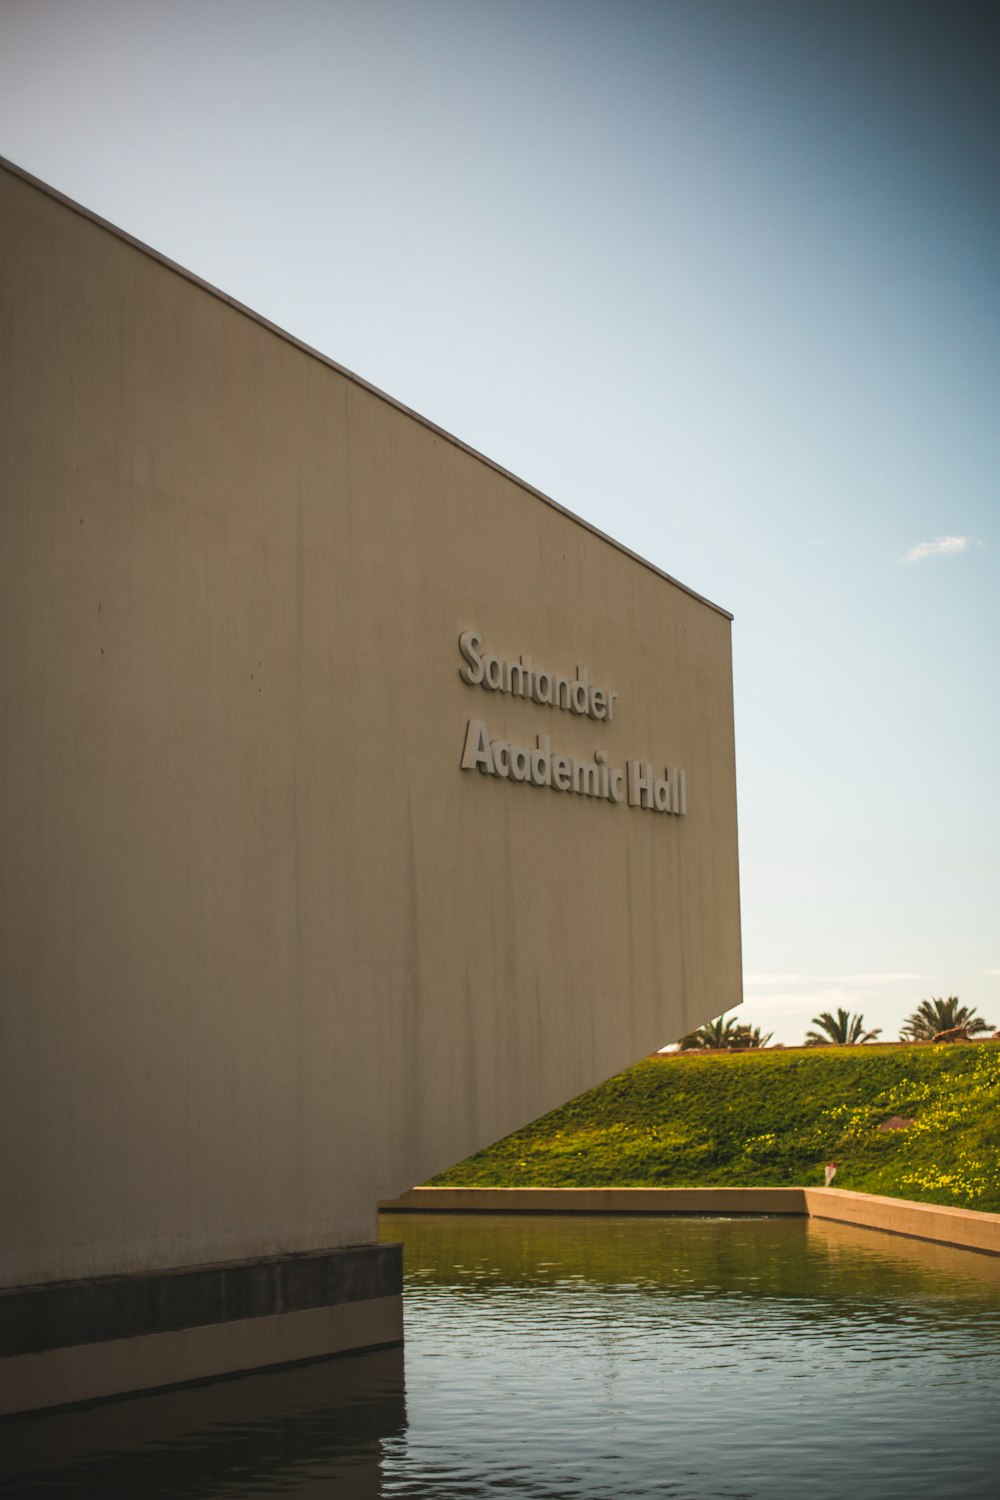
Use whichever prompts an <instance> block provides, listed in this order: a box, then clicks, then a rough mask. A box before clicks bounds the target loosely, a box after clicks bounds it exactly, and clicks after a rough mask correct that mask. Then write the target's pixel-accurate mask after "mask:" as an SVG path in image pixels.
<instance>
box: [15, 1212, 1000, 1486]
mask: <svg viewBox="0 0 1000 1500" xmlns="http://www.w3.org/2000/svg"><path fill="white" fill-rule="evenodd" d="M383 1238H386V1239H401V1240H403V1241H404V1244H405V1256H406V1275H407V1291H406V1336H407V1343H406V1349H405V1390H404V1359H403V1353H402V1351H399V1350H385V1351H380V1352H376V1353H372V1354H367V1355H359V1356H354V1357H350V1358H346V1359H338V1360H330V1361H326V1362H323V1363H318V1364H312V1365H308V1366H303V1367H300V1368H298V1369H294V1370H286V1371H280V1372H273V1373H270V1374H262V1375H250V1376H245V1377H243V1378H241V1379H238V1380H227V1381H220V1382H216V1383H214V1384H212V1385H207V1386H202V1387H200V1388H193V1389H188V1390H183V1391H174V1392H166V1393H163V1394H161V1395H156V1396H142V1397H136V1398H133V1399H131V1400H126V1401H118V1402H113V1403H106V1404H103V1405H100V1406H95V1407H92V1408H90V1409H80V1410H76V1411H71V1412H63V1413H57V1414H55V1415H52V1416H43V1417H36V1418H31V1419H25V1420H20V1421H16V1422H12V1423H8V1424H6V1425H5V1426H2V1427H0V1454H2V1458H0V1470H2V1473H3V1475H5V1476H6V1478H5V1480H4V1479H0V1490H2V1493H3V1494H4V1495H17V1496H23V1497H25V1500H29V1497H36V1496H59V1495H63V1494H70V1493H73V1494H88V1493H92V1494H104V1495H109V1496H117V1495H122V1496H126V1495H127V1496H136V1497H138V1496H144V1495H150V1496H164V1497H167V1496H170V1497H178V1500H183V1497H196V1496H197V1497H212V1496H227V1497H233V1496H241V1497H250V1496H258V1495H260V1496H264V1495H287V1496H295V1497H307V1496H308V1497H313V1496H317V1497H318V1496H324V1497H331V1500H334V1497H335V1500H369V1497H371V1500H375V1497H381V1496H384V1497H420V1500H452V1497H453V1500H479V1497H489V1496H524V1497H526V1500H620V1497H633V1496H634V1497H637V1500H642V1497H652V1496H671V1497H678V1500H715V1497H720V1500H721V1497H727V1500H728V1497H733V1500H736V1497H760V1500H771V1497H777V1500H783V1497H789V1500H791V1497H795V1500H799V1497H801V1496H808V1497H816V1500H824V1497H830V1500H834V1497H836V1500H841V1497H843V1496H845V1495H847V1496H850V1497H852V1500H866V1497H872V1500H875V1497H887V1500H893V1497H900V1500H902V1497H904V1496H905V1497H906V1500H922V1497H928V1500H930V1497H934V1500H940V1497H951V1496H954V1497H961V1500H966V1497H969V1500H977V1497H980V1496H982V1497H987V1496H989V1497H990V1500H993V1497H995V1496H996V1495H997V1493H998V1492H1000V1483H998V1480H997V1474H998V1472H1000V1470H998V1460H1000V1439H998V1423H997V1413H998V1411H1000V1259H996V1258H993V1257H990V1256H985V1255H976V1254H974V1253H972V1252H968V1251H958V1250H951V1249H948V1248H946V1247H943V1246H934V1245H926V1244H922V1243H921V1242H919V1241H916V1240H906V1239H902V1238H900V1237H898V1236H893V1235H884V1234H878V1233H875V1232H872V1231H863V1230H852V1229H848V1228H846V1227H844V1226H842V1225H835V1224H823V1223H822V1222H820V1221H817V1220H809V1221H807V1220H804V1219H733V1220H718V1219H696V1218H664V1219H657V1218H638V1217H630V1218H625V1217H623V1218H611V1217H594V1218H587V1217H569V1218H556V1217H546V1216H514V1215H511V1216H505V1215H496V1216H488V1217H480V1216H471V1215H441V1214H421V1215H415V1214H398V1215H386V1216H384V1220H383Z"/></svg>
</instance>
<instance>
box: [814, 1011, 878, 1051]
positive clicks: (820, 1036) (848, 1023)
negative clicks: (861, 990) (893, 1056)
mask: <svg viewBox="0 0 1000 1500" xmlns="http://www.w3.org/2000/svg"><path fill="white" fill-rule="evenodd" d="M812 1023H813V1025H814V1026H818V1027H819V1031H807V1032H806V1046H807V1047H853V1046H855V1045H856V1044H859V1043H861V1042H873V1041H874V1040H875V1038H876V1037H877V1036H881V1034H882V1028H881V1026H876V1028H875V1030H874V1031H866V1030H865V1018H864V1016H863V1015H862V1014H861V1012H860V1011H858V1012H857V1014H856V1015H853V1016H849V1015H848V1014H847V1011H846V1010H840V1009H839V1008H838V1010H837V1014H836V1015H835V1016H834V1015H831V1014H830V1012H829V1011H828V1010H825V1011H823V1013H822V1014H821V1015H818V1016H813V1018H812Z"/></svg>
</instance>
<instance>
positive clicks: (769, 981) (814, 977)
mask: <svg viewBox="0 0 1000 1500" xmlns="http://www.w3.org/2000/svg"><path fill="white" fill-rule="evenodd" d="M996 972H997V973H1000V970H997V971H996ZM926 977H927V976H926V974H911V973H909V972H908V971H907V970H902V969H901V970H899V971H897V972H891V973H884V974H744V976H743V983H744V985H746V987H747V988H748V989H757V988H759V987H760V986H761V985H768V986H770V985H774V984H796V985H801V984H806V985H813V984H836V985H842V984H864V985H878V984H902V983H903V982H904V981H905V982H912V981H913V980H915V979H926Z"/></svg>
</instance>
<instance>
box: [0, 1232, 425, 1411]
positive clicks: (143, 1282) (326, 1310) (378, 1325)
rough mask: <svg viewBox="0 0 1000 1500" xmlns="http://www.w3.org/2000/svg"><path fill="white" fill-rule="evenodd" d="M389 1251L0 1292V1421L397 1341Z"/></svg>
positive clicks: (358, 1250) (396, 1296)
mask: <svg viewBox="0 0 1000 1500" xmlns="http://www.w3.org/2000/svg"><path fill="white" fill-rule="evenodd" d="M402 1337H403V1323H402V1251H401V1247H400V1246H399V1245H360V1246H351V1247H350V1248H349V1249H338V1250H326V1251H318V1252H309V1253H306V1254H301V1255H286V1256H276V1257H269V1258H267V1259H266V1260H260V1261H233V1262H229V1263H227V1264H225V1265H216V1266H198V1267H194V1268H184V1269H181V1270H174V1271H165V1272H155V1273H153V1272H149V1273H143V1274H139V1275H134V1276H108V1277H100V1278H94V1279H93V1280H87V1281H73V1282H54V1283H49V1284H48V1285H44V1286H34V1287H13V1288H10V1289H8V1290H6V1291H3V1292H0V1414H7V1415H11V1414H14V1413H19V1412H27V1411H36V1410H41V1409H43V1408H48V1407H53V1406H59V1405H65V1404H69V1403H75V1402H80V1401H91V1400H98V1399H101V1398H103V1397H107V1396H112V1395H120V1394H123V1393H125V1392H127V1391H140V1390H149V1389H153V1388H159V1387H161V1386H166V1385H177V1384H186V1383H188V1382H190V1381H193V1380H204V1379H209V1378H212V1377H213V1376H217V1375H225V1374H233V1373H235V1372H237V1371H240V1370H253V1369H261V1368H266V1367H269V1366H274V1365H283V1364H294V1363H299V1362H301V1361H303V1360H309V1359H317V1358H322V1357H325V1356H327V1355H331V1354H343V1353H349V1352H354V1351H358V1350H361V1349H370V1348H377V1347H380V1346H384V1345H386V1344H394V1343H399V1342H400V1341H401V1340H402Z"/></svg>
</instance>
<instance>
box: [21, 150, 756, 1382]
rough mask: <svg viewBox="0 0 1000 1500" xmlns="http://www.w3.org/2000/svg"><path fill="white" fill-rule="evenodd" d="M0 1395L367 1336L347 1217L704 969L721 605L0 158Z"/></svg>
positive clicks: (577, 1065)
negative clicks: (0, 1310)
mask: <svg viewBox="0 0 1000 1500" xmlns="http://www.w3.org/2000/svg"><path fill="white" fill-rule="evenodd" d="M0 243H2V250H0V267H2V272H0V274H2V278H3V281H2V311H0V317H2V324H0V326H2V337H0V422H2V424H3V432H2V439H0V454H2V468H3V495H2V503H0V527H2V539H0V568H2V570H3V571H2V587H0V608H2V611H3V632H2V639H3V642H4V650H3V653H2V658H0V684H2V687H0V691H2V694H3V697H2V702H3V723H4V733H3V767H4V774H3V780H2V788H0V807H2V840H0V871H2V882H3V900H2V911H0V923H2V927H0V986H2V990H0V994H2V1006H3V1014H4V1023H5V1028H6V1036H7V1040H6V1042H5V1045H4V1048H3V1061H2V1067H3V1070H4V1075H5V1076H4V1078H3V1080H2V1087H0V1140H2V1142H3V1148H2V1149H3V1163H2V1173H3V1180H2V1188H0V1192H2V1200H0V1201H2V1202H3V1204H4V1208H5V1212H4V1225H5V1227H4V1232H3V1243H2V1257H0V1286H3V1287H6V1288H7V1289H8V1290H7V1291H6V1292H4V1293H2V1294H0V1295H2V1296H3V1297H4V1299H5V1308H6V1314H5V1317H4V1319H3V1320H2V1324H3V1329H4V1333H3V1338H4V1341H5V1342H4V1343H3V1345H2V1346H0V1397H2V1400H0V1409H7V1410H22V1409H27V1408H28V1407H31V1406H42V1405H51V1404H55V1403H57V1402H63V1401H73V1400H80V1399H86V1398H89V1397H91V1396H95V1395H103V1394H109V1393H112V1392H115V1391H120V1390H127V1389H134V1388H139V1387H142V1386H153V1385H156V1384H163V1383H166V1382H168V1381H175V1380H187V1379H192V1378H196V1377H198V1376H201V1375H205V1374H213V1373H217V1372H219V1371H224V1370H230V1369H238V1368H247V1367H251V1366H254V1365H263V1364H270V1363H278V1362H280V1361H282V1360H287V1359H296V1358H304V1357H308V1356H310V1355H314V1354H321V1353H327V1352H334V1351H337V1350H341V1349H350V1348H357V1347H364V1346H368V1345H373V1344H378V1343H384V1342H390V1341H393V1340H397V1339H399V1338H400V1337H401V1324H400V1301H399V1287H400V1283H399V1262H398V1255H397V1254H396V1253H395V1252H394V1251H393V1250H392V1249H391V1247H383V1248H381V1249H379V1248H378V1247H377V1246H376V1245H375V1243H374V1242H375V1239H376V1204H377V1202H378V1200H379V1199H381V1198H386V1197H391V1196H394V1195H396V1194H397V1193H399V1192H401V1191H403V1190H405V1189H406V1188H408V1187H410V1186H411V1185H412V1184H414V1183H416V1182H420V1181H422V1180H424V1179H425V1178H426V1177H427V1176H428V1175H430V1174H431V1173H433V1172H434V1171H436V1170H439V1169H442V1168H443V1167H445V1166H447V1165H448V1164H450V1163H452V1162H454V1161H456V1160H459V1159H460V1158H462V1157H463V1156H465V1155H467V1154H468V1153H470V1152H471V1151H473V1150H475V1149H477V1148H479V1147H481V1146H483V1145H485V1144H486V1143H488V1142H490V1141H492V1140H495V1139H497V1138H498V1137H500V1136H501V1135H503V1134H505V1133H507V1132H509V1131H510V1130H512V1129H514V1128H515V1127H517V1126H519V1125H521V1124H523V1123H525V1122H527V1121H528V1120H530V1119H533V1118H535V1117H537V1116H538V1115H540V1114H541V1113H543V1112H544V1111H546V1110H547V1109H549V1108H551V1107H554V1106H555V1105H557V1104H559V1103H561V1102H563V1101H565V1100H566V1099H568V1098H570V1097H572V1096H573V1095H575V1094H577V1093H580V1092H581V1091H582V1090H584V1089H586V1088H588V1087H590V1086H591V1085H593V1084H594V1083H596V1082H597V1081H598V1080H600V1079H602V1078H605V1077H607V1076H609V1075H610V1074H611V1073H613V1072H615V1071H616V1070H618V1069H619V1068H621V1067H622V1066H624V1065H625V1064H627V1063H629V1062H631V1061H633V1060H634V1059H636V1058H638V1057H641V1056H643V1055H645V1054H647V1053H649V1052H650V1051H652V1050H653V1049H654V1048H655V1047H657V1046H659V1045H661V1044H662V1043H663V1042H665V1041H667V1040H669V1039H671V1038H672V1037H675V1036H678V1035H680V1034H681V1033H682V1032H684V1031H687V1030H689V1029H691V1027H693V1026H695V1025H697V1024H699V1023H700V1022H702V1021H704V1020H706V1019H707V1018H709V1017H710V1016H713V1015H716V1014H718V1012H719V1011H720V1010H721V1009H723V1008H724V1007H728V1006H730V1005H732V1004H734V1003H735V1002H736V1001H737V1000H738V998H739V995H740V944H739V911H738V878H737V846H736V798H735V777H734V749H733V720H732V680H731V679H732V674H731V656H730V617H729V616H728V615H727V614H726V613H725V612H724V611H722V610H720V609H718V608H716V607H715V606H713V605H711V604H709V603H708V602H707V601H705V600H704V599H701V598H700V597H699V596H697V595H696V594H694V593H693V592H692V591H691V590H689V589H687V588H684V587H683V586H682V585H680V584H679V583H677V582H676V581H675V580H673V579H671V578H669V577H667V576H666V575H665V574H663V573H661V572H660V571H659V570H658V569H656V568H655V567H652V566H651V565H650V564H648V563H645V562H643V561H642V560H641V559H639V558H637V557H635V556H634V555H633V554H631V553H630V552H628V551H627V550H626V549H624V548H623V547H620V546H618V545H617V544H616V543H614V542H613V541H611V540H610V539H609V538H607V537H605V536H603V535H601V534H600V533H599V532H597V531H595V530H594V529H593V528H592V527H590V526H588V525H586V524H584V523H583V522H581V521H580V520H578V519H577V518H575V517H574V516H572V515H571V514H569V513H568V512H567V511H565V510H563V509H562V508H560V507H559V506H558V505H555V504H553V503H552V502H551V501H549V500H547V499H546V498H545V497H544V496H542V495H540V494H539V493H538V492H537V491H535V490H533V489H531V488H530V486H528V485H526V484H524V483H523V482H521V481H520V480H518V479H516V478H514V477H513V476H512V475H510V474H508V473H506V472H505V471H504V470H502V469H500V468H499V467H498V466H497V465H496V464H493V463H491V462H489V461H487V460H486V459H484V458H482V457H481V456H480V455H478V454H476V453H474V452H472V451H471V450H470V449H468V448H467V447H465V446H464V445H463V444H462V443H461V442H459V441H457V440H456V439H455V438H453V437H450V436H449V435H448V434H446V433H444V432H442V431H440V430H439V429H437V428H436V427H434V426H433V425H432V424H431V423H429V422H427V421H424V420H423V419H422V418H420V417H418V416H417V415H416V414H414V413H413V412H410V411H408V410H406V409H405V408H403V407H401V406H400V405H399V404H398V403H396V402H394V401H392V400H390V399H389V398H388V397H386V396H385V395H383V394H381V393H380V392H378V391H376V390H374V389H373V388H372V387H370V386H368V385H366V384H365V383H364V381H362V380H359V379H358V378H357V377H355V376H353V375H351V374H349V373H348V372H347V371H345V370H342V369H340V368H339V367H338V366H336V365H335V364H333V363H331V361H329V360H327V359H325V358H324V357H322V356H321V355H319V354H317V353H316V352H315V351H313V350H310V349H308V348H306V347H304V346H303V345H302V344H300V343H298V342H297V341H296V340H295V339H293V338H290V337H289V336H288V335H287V334H284V333H282V332H281V331H280V330H278V329H276V328H274V327H272V326H270V325H269V324H267V323H266V322H265V321H264V320H263V319H261V318H259V317H256V316H255V315H254V314H253V313H251V312H249V311H248V310H247V309H245V308H242V307H240V306H238V305H237V304H235V303H233V302H232V301H231V300H230V299H229V298H227V297H226V296H225V295H223V294H222V293H220V292H218V291H216V290H214V289H213V288H211V287H208V286H206V285H204V284H203V283H202V282H200V281H198V279H197V278H196V277H194V276H191V275H190V274H189V273H187V272H185V271H183V270H181V269H180V268H179V267H177V266H174V265H172V264H171V263H169V262H168V261H166V260H165V259H164V258H163V257H161V256H159V255H157V254H155V253H153V252H152V251H150V250H149V249H147V248H145V247H143V246H142V245H139V244H137V243H136V242H135V241H133V240H131V239H130V238H129V237H128V236H127V235H125V234H122V233H121V232H120V231H118V230H116V229H114V228H113V227H112V226H110V225H108V224H105V223H103V222H102V221H101V220H99V219H97V218H96V217H95V216H94V215H92V214H89V213H88V212H86V211H85V210H84V209H81V208H80V207H79V206H77V205H75V204H72V203H70V202H68V201H67V200H66V199H64V198H62V197H61V196H60V195H59V194H58V193H55V192H53V191H52V190H51V189H49V188H47V187H45V186H44V185H43V184H41V183H38V182H37V181H35V180H34V179H32V178H30V177H28V176H27V175H26V174H25V173H23V172H21V171H19V170H18V169H16V168H13V167H10V166H5V167H4V168H3V170H0Z"/></svg>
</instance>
